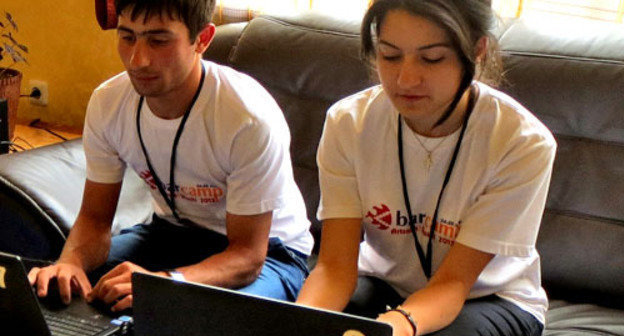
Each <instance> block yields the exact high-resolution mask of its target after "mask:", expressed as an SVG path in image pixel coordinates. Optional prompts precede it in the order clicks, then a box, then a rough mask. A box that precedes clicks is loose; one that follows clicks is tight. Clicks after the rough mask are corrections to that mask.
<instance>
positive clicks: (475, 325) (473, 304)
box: [345, 276, 544, 336]
mask: <svg viewBox="0 0 624 336" xmlns="http://www.w3.org/2000/svg"><path fill="white" fill-rule="evenodd" d="M404 300H405V299H403V298H402V297H401V296H399V294H398V293H397V292H396V291H395V290H394V289H393V288H392V287H391V286H390V285H388V284H387V283H386V282H384V281H382V280H380V279H378V278H374V277H364V276H361V277H359V278H358V285H357V288H356V290H355V293H354V294H353V297H352V298H351V301H350V302H349V305H348V306H347V308H345V312H347V313H350V314H354V315H360V316H366V317H371V318H376V317H377V315H379V314H380V313H382V312H384V311H385V310H386V305H389V306H391V307H396V306H397V305H399V304H401V303H402V302H403V301H404ZM543 329H544V326H543V325H542V323H540V322H539V321H538V320H537V319H536V318H535V317H534V316H533V315H531V314H530V313H528V312H526V311H524V310H522V309H520V308H519V307H518V306H516V305H515V304H513V303H511V302H509V301H506V300H503V299H501V298H499V297H497V296H495V295H491V296H487V297H482V298H478V299H472V300H468V301H466V303H465V304H464V307H463V308H462V310H461V312H460V313H459V316H457V318H456V319H455V321H453V322H452V323H451V324H450V325H449V326H447V327H446V328H444V329H441V330H438V331H436V332H434V333H431V334H429V335H435V336H451V335H455V336H456V335H462V336H486V335H488V336H489V335H492V336H501V335H502V336H539V335H541V334H542V330H543Z"/></svg>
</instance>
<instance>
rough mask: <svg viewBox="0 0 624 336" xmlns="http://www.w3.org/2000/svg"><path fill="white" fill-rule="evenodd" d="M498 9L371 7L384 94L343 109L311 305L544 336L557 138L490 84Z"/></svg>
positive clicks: (455, 330)
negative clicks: (548, 216) (544, 227)
mask: <svg viewBox="0 0 624 336" xmlns="http://www.w3.org/2000/svg"><path fill="white" fill-rule="evenodd" d="M487 2H488V1H486V0H377V1H375V2H374V3H373V5H372V6H371V7H370V9H369V10H368V12H367V13H366V16H365V17H364V20H363V25H362V46H363V53H364V54H365V55H367V56H370V57H371V58H372V60H373V63H374V65H375V66H376V69H377V72H378V74H379V78H380V81H381V85H380V86H375V87H372V88H369V89H367V90H365V91H362V92H360V93H357V94H355V95H353V96H351V97H348V98H346V99H344V100H342V101H340V102H338V103H337V104H336V105H334V106H333V107H332V108H331V109H330V111H329V112H328V115H327V120H326V123H325V129H324V133H323V137H322V140H321V143H320V147H319V151H318V166H319V170H320V184H321V191H322V200H321V205H320V207H319V211H318V216H319V218H320V219H321V220H323V233H322V244H321V251H320V255H319V261H318V264H317V266H316V267H315V269H314V271H313V272H312V274H311V275H310V277H309V278H308V280H307V282H306V283H305V285H304V287H303V289H302V291H301V293H300V296H299V299H298V302H299V303H301V304H305V305H309V306H316V307H322V308H326V309H334V310H343V309H344V310H346V311H347V312H351V313H355V314H361V315H365V316H371V317H376V318H377V319H378V320H381V321H385V322H388V323H390V324H391V325H392V327H393V330H394V335H422V334H435V335H523V336H524V335H540V334H541V332H542V329H543V323H544V314H545V312H546V310H547V303H548V301H547V298H546V294H545V292H544V290H543V289H542V287H541V284H540V264H539V263H540V261H539V255H538V254H537V251H536V249H535V240H536V236H537V233H538V228H539V224H540V220H541V217H542V213H543V210H544V204H545V200H546V194H547V190H548V185H549V182H550V175H551V170H552V164H553V159H554V155H555V149H556V143H555V141H554V139H553V137H552V135H551V133H550V132H549V131H548V129H547V128H546V127H545V126H544V125H543V124H542V123H540V122H539V121H538V120H537V119H536V118H535V117H534V116H533V115H532V114H531V113H530V112H529V111H527V110H526V109H525V108H524V107H522V106H521V105H520V104H519V103H517V102H516V101H514V100H513V99H512V98H510V97H509V96H507V95H505V94H504V93H501V92H499V91H497V90H495V89H493V88H492V87H490V86H488V85H486V84H484V83H483V79H484V72H485V69H487V68H488V66H489V65H490V63H491V62H492V60H493V58H492V57H491V56H492V55H494V53H493V50H492V49H493V47H494V46H495V45H496V41H495V40H494V39H493V37H492V36H491V34H489V28H490V25H491V23H493V22H494V20H493V15H492V11H491V8H490V6H489V3H487ZM362 231H363V237H364V239H363V240H361V237H362ZM386 306H389V307H391V308H390V309H389V310H387V309H386ZM345 308H346V309H345Z"/></svg>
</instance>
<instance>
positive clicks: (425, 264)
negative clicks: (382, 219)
mask: <svg viewBox="0 0 624 336" xmlns="http://www.w3.org/2000/svg"><path fill="white" fill-rule="evenodd" d="M475 100H476V94H475V92H474V90H473V88H472V87H470V97H469V103H468V107H467V108H466V115H465V116H464V121H463V124H462V128H461V131H460V133H459V139H458V140H457V143H456V144H455V149H454V151H453V156H452V158H451V162H450V164H449V168H448V169H447V171H446V175H445V177H444V182H442V188H441V189H440V194H439V195H438V199H437V201H436V207H435V211H434V213H433V219H432V221H431V228H430V229H429V241H428V243H427V253H426V254H425V252H424V251H423V248H422V246H421V245H420V243H419V242H418V235H417V233H416V225H415V224H414V220H413V217H412V206H411V203H410V198H409V192H408V190H407V179H406V177H405V175H406V173H405V163H404V158H403V125H402V122H401V114H399V117H398V132H397V142H398V154H399V167H400V169H401V186H402V187H403V200H404V202H405V208H406V210H407V216H408V217H407V222H408V223H409V226H410V231H411V232H412V236H413V237H414V245H415V246H416V252H417V253H418V259H419V260H420V264H421V266H422V268H423V272H424V273H425V276H426V277H427V279H431V264H432V261H431V260H432V255H433V253H432V250H433V236H434V235H435V230H436V226H437V222H438V209H439V208H440V201H441V200H442V195H443V194H444V189H445V188H446V185H447V184H448V182H449V180H450V178H451V174H452V173H453V168H454V167H455V161H456V160H457V156H458V154H459V149H460V147H461V143H462V140H463V138H464V133H465V131H466V128H467V124H468V119H469V118H470V114H471V113H472V109H473V108H474V101H475ZM423 233H424V223H423Z"/></svg>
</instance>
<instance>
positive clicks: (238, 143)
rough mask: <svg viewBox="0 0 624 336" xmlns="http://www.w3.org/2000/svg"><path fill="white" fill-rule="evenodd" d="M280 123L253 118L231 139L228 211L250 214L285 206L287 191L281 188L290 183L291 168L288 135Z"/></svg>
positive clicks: (285, 127)
mask: <svg viewBox="0 0 624 336" xmlns="http://www.w3.org/2000/svg"><path fill="white" fill-rule="evenodd" d="M283 124H284V125H282V122H278V123H277V125H271V122H270V121H269V120H261V119H255V120H253V121H251V122H250V123H249V124H247V125H245V126H244V127H242V128H241V129H240V130H239V131H238V132H237V134H236V135H235V137H234V138H233V141H232V144H231V151H230V154H229V166H230V167H231V172H230V173H229V175H228V177H227V181H226V183H227V205H226V207H227V211H228V212H230V213H233V214H237V215H253V214H260V213H264V212H268V211H271V210H275V209H278V208H281V207H283V206H284V205H285V203H286V201H287V200H285V199H284V197H287V195H289V194H288V193H287V192H285V191H284V190H283V189H284V188H286V187H287V186H288V185H290V184H289V183H288V182H287V181H288V179H292V167H291V161H290V153H289V146H290V134H289V132H288V127H287V126H286V125H285V124H286V123H285V122H283ZM280 126H281V127H280Z"/></svg>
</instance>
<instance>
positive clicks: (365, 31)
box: [362, 0, 501, 84]
mask: <svg viewBox="0 0 624 336" xmlns="http://www.w3.org/2000/svg"><path fill="white" fill-rule="evenodd" d="M391 10H405V11H407V12H408V13H410V14H413V15H416V16H421V17H423V18H425V19H428V20H430V21H432V22H433V23H435V24H436V25H438V26H439V27H441V28H442V29H443V30H444V31H445V32H446V33H447V35H448V36H449V38H450V39H451V43H452V46H453V49H454V50H455V51H456V52H457V55H458V56H459V58H460V60H461V61H462V64H463V65H464V71H466V72H467V74H468V75H469V77H470V80H472V79H473V78H474V77H476V78H477V79H479V80H482V81H485V82H488V83H489V84H497V83H498V82H499V80H500V78H501V60H500V55H499V53H498V42H497V40H496V38H495V37H494V35H493V34H492V33H491V32H490V30H491V28H492V26H493V25H494V23H495V19H494V14H493V11H492V7H491V1H490V0H375V1H374V2H373V4H372V6H371V7H370V8H369V9H368V11H367V12H366V15H365V16H364V19H363V21H362V55H363V57H364V58H366V59H370V58H372V57H373V56H374V55H375V42H374V38H376V36H378V35H379V31H380V27H381V25H382V24H383V20H384V19H385V17H386V15H387V14H388V12H389V11H391ZM484 36H486V37H488V50H487V52H486V55H485V57H484V58H483V59H482V60H481V62H480V63H479V64H477V62H476V59H475V54H476V49H475V46H476V44H477V41H478V40H479V39H480V38H481V37H484Z"/></svg>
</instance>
